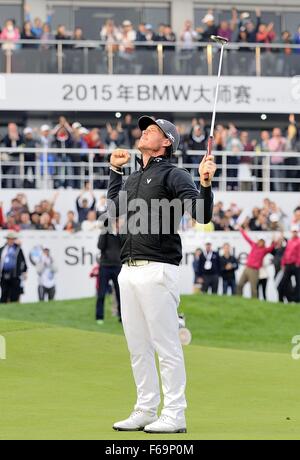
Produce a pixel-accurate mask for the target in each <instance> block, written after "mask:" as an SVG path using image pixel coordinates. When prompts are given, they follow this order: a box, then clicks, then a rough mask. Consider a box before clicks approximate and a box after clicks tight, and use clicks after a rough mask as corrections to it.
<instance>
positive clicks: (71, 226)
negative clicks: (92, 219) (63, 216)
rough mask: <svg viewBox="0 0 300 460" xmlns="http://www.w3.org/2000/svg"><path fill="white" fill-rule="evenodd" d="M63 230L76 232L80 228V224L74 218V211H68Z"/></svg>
mask: <svg viewBox="0 0 300 460" xmlns="http://www.w3.org/2000/svg"><path fill="white" fill-rule="evenodd" d="M64 230H65V231H66V232H69V233H76V232H78V231H79V230H80V224H79V223H78V222H76V220H75V213H74V212H73V211H69V212H68V214H67V222H66V225H65V226H64Z"/></svg>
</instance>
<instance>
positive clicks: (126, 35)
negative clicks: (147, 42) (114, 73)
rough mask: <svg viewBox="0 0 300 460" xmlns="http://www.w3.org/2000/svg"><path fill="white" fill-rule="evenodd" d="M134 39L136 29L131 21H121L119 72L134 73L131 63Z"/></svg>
mask: <svg viewBox="0 0 300 460" xmlns="http://www.w3.org/2000/svg"><path fill="white" fill-rule="evenodd" d="M135 41H136V31H135V30H134V28H133V25H132V23H131V22H130V21H128V20H125V21H123V23H122V28H121V36H120V45H119V57H120V59H121V62H120V68H119V71H120V73H134V72H133V70H134V69H133V65H132V63H133V60H134V51H135V45H134V42H135Z"/></svg>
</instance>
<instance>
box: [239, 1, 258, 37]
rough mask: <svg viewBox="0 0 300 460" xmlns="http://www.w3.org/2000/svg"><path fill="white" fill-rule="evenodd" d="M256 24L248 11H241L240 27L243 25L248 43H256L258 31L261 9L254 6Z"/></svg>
mask: <svg viewBox="0 0 300 460" xmlns="http://www.w3.org/2000/svg"><path fill="white" fill-rule="evenodd" d="M255 13H256V24H254V22H253V21H252V20H251V19H250V15H249V14H248V13H242V14H241V18H240V27H245V29H246V34H247V42H248V43H256V39H257V33H258V31H259V26H260V24H261V11H260V9H259V8H256V10H255Z"/></svg>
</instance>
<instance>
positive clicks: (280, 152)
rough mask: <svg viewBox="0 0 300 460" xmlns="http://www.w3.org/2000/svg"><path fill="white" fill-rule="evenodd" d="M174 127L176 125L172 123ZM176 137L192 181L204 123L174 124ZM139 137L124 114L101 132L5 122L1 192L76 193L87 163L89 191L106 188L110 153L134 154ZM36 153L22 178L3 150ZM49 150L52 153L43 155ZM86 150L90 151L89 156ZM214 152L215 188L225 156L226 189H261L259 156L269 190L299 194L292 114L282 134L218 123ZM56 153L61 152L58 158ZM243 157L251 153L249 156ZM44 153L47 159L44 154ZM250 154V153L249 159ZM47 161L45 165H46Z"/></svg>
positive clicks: (299, 135)
mask: <svg viewBox="0 0 300 460" xmlns="http://www.w3.org/2000/svg"><path fill="white" fill-rule="evenodd" d="M175 123H176V121H175ZM177 129H178V131H179V132H180V134H181V142H180V145H179V151H178V153H177V155H176V156H175V157H174V159H173V161H175V162H179V161H180V162H181V164H183V165H184V167H186V168H187V169H189V170H190V172H191V173H192V174H193V175H195V180H196V179H197V170H198V164H199V161H200V159H201V157H199V155H193V151H195V152H197V153H198V152H200V151H205V150H206V145H207V139H208V136H209V126H208V122H207V121H206V120H205V119H203V118H200V119H197V118H194V119H193V120H192V121H191V122H189V123H177ZM140 136H141V132H140V130H139V128H138V127H137V121H136V120H135V119H134V118H133V116H132V115H131V114H126V115H125V116H124V117H123V118H120V119H119V120H118V121H116V122H115V123H103V124H102V125H101V126H100V127H90V128H89V129H87V128H86V127H84V126H82V124H81V123H80V122H79V121H74V122H73V123H71V122H69V121H68V120H67V119H66V118H65V117H64V116H61V117H60V118H59V120H58V123H57V124H56V126H54V127H51V126H50V122H49V124H44V125H42V126H41V127H40V128H35V127H31V126H27V127H26V128H20V127H19V126H17V125H16V124H15V123H9V124H8V127H7V129H6V133H5V132H3V135H2V137H1V138H0V146H1V153H0V155H1V178H2V182H1V186H2V187H3V188H12V187H16V188H22V187H23V188H39V187H40V186H41V185H43V187H45V181H46V182H47V183H46V187H47V188H52V187H53V188H61V187H63V188H69V187H72V188H76V189H80V188H82V187H83V184H84V182H85V181H86V180H88V177H89V176H90V174H91V165H90V162H91V161H92V166H93V175H94V188H95V189H101V188H102V189H104V188H106V187H107V179H108V174H109V170H108V168H107V162H108V160H109V153H108V152H111V151H113V150H114V149H115V148H128V149H136V148H137V145H138V141H139V138H140ZM6 147H7V148H16V147H25V148H37V149H38V153H37V154H35V153H26V154H25V163H24V168H23V178H22V177H21V176H20V172H21V169H20V164H19V161H18V160H19V159H20V153H14V152H11V151H7V152H6V151H5V148H6ZM49 148H55V149H57V152H56V153H53V152H51V153H50V152H47V150H48V149H49ZM61 149H77V150H79V153H78V152H77V153H65V152H64V151H63V150H61ZM88 149H94V150H95V154H93V155H92V156H90V155H89V154H88V152H87V150H88ZM214 150H215V151H216V161H217V164H218V170H217V174H216V180H215V183H214V188H215V189H218V188H219V184H220V183H221V181H222V180H223V179H222V168H224V163H223V162H222V156H221V155H218V152H222V151H226V152H229V153H228V157H227V160H226V164H225V167H226V176H227V179H226V190H228V191H231V190H233V191H236V190H242V191H251V190H257V191H262V190H263V181H264V180H265V177H264V174H265V172H264V171H265V168H266V160H265V157H264V153H266V152H270V153H271V157H270V170H271V172H270V178H271V191H293V192H297V191H299V190H300V182H299V180H300V155H299V156H297V155H294V156H293V157H291V156H289V155H288V152H294V153H297V152H300V130H299V126H298V124H297V122H296V119H295V116H294V115H293V114H291V115H290V116H289V121H288V123H287V125H286V127H285V129H281V128H279V127H275V128H273V129H272V130H270V131H268V130H266V129H264V130H262V131H261V132H250V131H246V130H239V129H238V127H237V126H235V125H234V124H233V123H229V124H228V125H225V124H218V125H217V126H216V130H215V141H214ZM60 151H61V153H60ZM246 152H251V154H252V156H249V155H247V153H246ZM46 154H47V155H46ZM253 154H255V155H254V156H253ZM46 157H47V166H46Z"/></svg>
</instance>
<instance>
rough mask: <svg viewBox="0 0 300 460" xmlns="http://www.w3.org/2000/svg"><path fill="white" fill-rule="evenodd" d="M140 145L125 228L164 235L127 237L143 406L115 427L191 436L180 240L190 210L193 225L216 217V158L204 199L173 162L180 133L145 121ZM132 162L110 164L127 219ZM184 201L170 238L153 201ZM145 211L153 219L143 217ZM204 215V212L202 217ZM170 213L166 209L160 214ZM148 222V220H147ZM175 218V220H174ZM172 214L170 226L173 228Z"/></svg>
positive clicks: (129, 306)
mask: <svg viewBox="0 0 300 460" xmlns="http://www.w3.org/2000/svg"><path fill="white" fill-rule="evenodd" d="M139 127H140V129H141V131H142V137H141V139H140V142H139V146H138V148H139V150H140V152H141V153H142V159H141V161H140V163H141V168H140V170H139V171H137V172H135V173H133V174H132V175H131V176H129V177H128V179H127V181H126V182H125V184H124V186H123V190H124V191H125V192H126V200H127V209H128V210H129V211H127V216H126V217H127V222H129V221H131V222H132V221H134V222H135V223H137V220H139V219H140V220H141V219H142V220H146V221H150V220H151V219H152V220H153V219H154V220H155V221H156V220H158V229H159V231H158V232H153V231H152V230H151V228H152V227H151V228H150V230H149V232H148V234H145V233H144V232H143V233H141V232H136V231H133V230H132V229H130V228H129V227H130V225H129V226H128V231H127V233H126V235H122V236H121V239H122V249H121V259H122V264H123V265H122V270H121V273H120V275H119V284H120V294H121V312H122V320H123V326H124V332H125V336H126V340H127V344H128V348H129V352H130V356H131V365H132V371H133V375H134V379H135V384H136V387H137V402H136V405H135V408H134V411H133V412H132V414H131V415H130V417H129V418H128V419H126V420H123V421H121V422H117V423H115V424H114V426H113V428H114V429H115V430H119V431H138V430H144V431H145V432H147V433H185V432H186V421H185V409H186V399H185V386H186V374H185V366H184V358H183V352H182V347H181V343H180V340H179V322H178V314H177V308H178V306H179V267H178V266H179V264H180V262H181V259H182V248H181V240H180V236H179V235H178V233H177V229H178V225H179V223H180V219H181V217H182V213H183V208H184V206H183V205H184V203H186V202H188V203H189V207H188V210H189V212H190V214H191V215H192V217H193V218H196V219H197V220H198V221H199V222H201V223H208V222H209V221H210V220H211V217H212V207H213V195H212V191H211V181H212V178H213V176H214V174H215V171H216V165H215V163H214V159H213V156H211V155H209V156H206V157H205V158H204V159H203V161H202V162H201V164H200V166H199V174H200V178H201V189H200V192H199V191H198V189H197V188H196V186H195V184H194V182H193V180H192V177H191V176H190V174H189V173H188V172H187V171H186V170H183V169H179V168H177V167H176V166H175V165H173V164H171V162H170V161H169V159H170V157H171V155H172V153H174V152H176V150H177V148H178V145H179V140H180V138H179V134H178V132H177V129H176V127H175V126H174V125H173V124H172V123H170V122H169V121H167V120H156V121H154V120H153V119H152V118H150V117H147V116H144V117H142V118H141V119H140V120H139ZM129 160H130V155H129V153H128V152H127V151H126V150H120V149H119V150H116V151H114V152H113V154H112V156H111V160H110V162H111V175H110V183H109V190H108V199H109V200H112V202H113V203H114V204H115V206H116V208H117V211H118V210H120V214H121V196H122V195H124V194H123V193H122V194H119V192H120V191H121V189H122V174H123V170H122V168H123V166H124V165H126V164H127V163H128V161H129ZM136 200H143V202H144V203H145V204H146V205H147V206H146V208H145V207H144V206H142V207H141V210H140V212H139V217H138V218H136V219H134V216H133V213H132V211H131V209H132V206H131V203H132V202H133V201H136ZM157 200H159V201H161V200H164V202H168V203H170V202H173V200H178V201H179V203H180V205H181V214H180V216H179V219H178V216H177V219H176V218H173V219H172V218H171V220H173V221H174V222H173V223H172V222H171V226H170V230H169V232H168V233H167V234H166V233H165V232H163V231H162V227H163V226H164V225H163V224H164V222H163V220H164V216H162V213H160V212H157V210H156V209H154V208H153V207H152V204H153V202H154V201H157ZM145 209H146V210H147V211H145ZM199 209H200V210H202V211H201V212H198V211H199ZM162 211H164V209H163V210H162ZM145 214H146V215H145ZM173 214H174V213H173ZM170 215H171V216H172V213H171V214H169V218H168V220H170ZM155 353H157V354H158V358H159V367H160V374H161V380H162V388H163V393H164V407H163V410H162V414H161V416H160V417H159V418H158V416H157V411H158V407H159V404H160V386H159V378H158V373H157V368H156V363H155Z"/></svg>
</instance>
